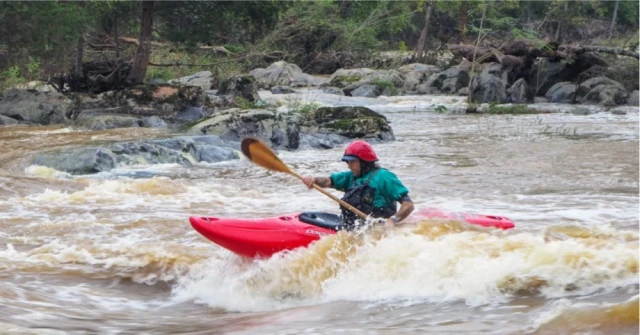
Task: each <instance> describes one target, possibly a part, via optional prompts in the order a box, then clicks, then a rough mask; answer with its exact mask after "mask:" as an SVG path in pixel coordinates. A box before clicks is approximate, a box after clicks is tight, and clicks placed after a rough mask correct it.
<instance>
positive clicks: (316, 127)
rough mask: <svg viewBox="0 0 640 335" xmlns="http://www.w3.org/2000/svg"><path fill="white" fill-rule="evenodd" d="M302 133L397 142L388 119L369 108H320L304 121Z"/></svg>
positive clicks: (308, 115)
mask: <svg viewBox="0 0 640 335" xmlns="http://www.w3.org/2000/svg"><path fill="white" fill-rule="evenodd" d="M302 131H303V132H304V133H321V134H336V135H340V136H343V137H347V138H367V139H379V140H384V141H390V140H395V136H394V135H393V130H392V129H391V126H390V125H389V122H388V121H387V118H386V117H384V115H381V114H379V113H376V112H374V111H372V110H371V109H369V108H367V107H321V108H318V109H317V110H315V111H313V112H311V113H309V114H307V115H306V116H305V117H304V118H303V119H302Z"/></svg>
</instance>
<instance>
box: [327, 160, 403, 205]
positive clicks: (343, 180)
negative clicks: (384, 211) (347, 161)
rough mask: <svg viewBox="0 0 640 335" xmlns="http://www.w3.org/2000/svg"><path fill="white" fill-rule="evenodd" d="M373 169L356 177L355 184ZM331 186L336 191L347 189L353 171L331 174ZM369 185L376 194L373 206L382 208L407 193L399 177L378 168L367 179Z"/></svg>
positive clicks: (364, 178) (366, 176)
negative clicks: (374, 173)
mask: <svg viewBox="0 0 640 335" xmlns="http://www.w3.org/2000/svg"><path fill="white" fill-rule="evenodd" d="M373 172H374V171H369V172H368V173H367V174H366V175H364V176H360V177H358V178H356V186H359V185H362V184H363V183H364V182H365V181H366V180H367V179H369V177H370V176H371V174H372V173H373ZM329 178H331V187H333V188H335V189H336V190H338V191H347V189H349V188H351V184H352V183H353V178H354V177H353V173H351V171H343V172H337V173H334V174H332V175H331V176H330V177H329ZM369 186H370V187H373V188H375V189H376V195H375V197H374V199H373V207H375V208H382V207H386V206H389V205H394V206H395V202H397V201H399V200H400V198H402V197H404V196H405V195H407V194H408V193H409V189H407V188H406V187H405V186H404V185H403V184H402V182H401V181H400V179H398V177H396V175H395V174H394V173H393V172H391V171H389V170H387V169H380V170H378V172H377V173H376V175H375V176H373V178H371V180H370V181H369Z"/></svg>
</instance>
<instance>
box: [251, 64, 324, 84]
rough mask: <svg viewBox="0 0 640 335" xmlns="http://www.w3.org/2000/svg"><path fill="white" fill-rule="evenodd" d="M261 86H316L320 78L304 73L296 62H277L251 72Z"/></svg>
mask: <svg viewBox="0 0 640 335" xmlns="http://www.w3.org/2000/svg"><path fill="white" fill-rule="evenodd" d="M249 75H250V76H253V77H254V78H255V80H256V84H257V85H258V87H260V88H265V89H269V88H271V87H273V86H291V87H304V86H316V85H318V84H319V82H318V79H317V78H314V77H313V76H311V75H308V74H306V73H303V72H302V70H301V69H300V67H298V65H296V64H292V63H287V62H285V61H279V62H275V63H273V64H271V65H269V67H267V68H266V69H265V68H257V69H254V70H252V71H250V72H249Z"/></svg>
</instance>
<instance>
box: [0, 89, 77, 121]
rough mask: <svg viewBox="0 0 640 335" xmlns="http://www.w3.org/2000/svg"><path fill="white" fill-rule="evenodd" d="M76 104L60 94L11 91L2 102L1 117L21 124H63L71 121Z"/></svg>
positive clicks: (0, 105)
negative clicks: (70, 117)
mask: <svg viewBox="0 0 640 335" xmlns="http://www.w3.org/2000/svg"><path fill="white" fill-rule="evenodd" d="M75 107H76V106H75V103H74V102H73V101H72V100H71V99H69V98H67V97H65V96H64V95H62V94H60V93H58V92H35V91H23V90H15V89H12V90H9V91H7V92H6V93H5V95H4V99H2V100H0V115H4V116H8V117H10V118H12V119H14V120H17V121H19V122H20V123H34V124H43V125H48V124H61V123H66V122H68V121H69V116H71V114H72V112H73V111H74V108H75Z"/></svg>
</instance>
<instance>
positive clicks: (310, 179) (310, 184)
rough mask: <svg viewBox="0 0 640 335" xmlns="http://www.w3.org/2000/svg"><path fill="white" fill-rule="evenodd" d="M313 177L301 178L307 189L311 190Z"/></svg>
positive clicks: (313, 181)
mask: <svg viewBox="0 0 640 335" xmlns="http://www.w3.org/2000/svg"><path fill="white" fill-rule="evenodd" d="M315 180H316V178H315V177H303V178H302V183H303V184H305V185H307V187H308V188H313V184H314V183H315Z"/></svg>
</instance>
